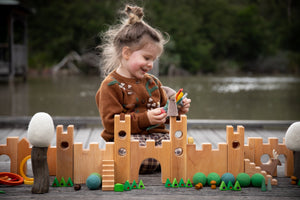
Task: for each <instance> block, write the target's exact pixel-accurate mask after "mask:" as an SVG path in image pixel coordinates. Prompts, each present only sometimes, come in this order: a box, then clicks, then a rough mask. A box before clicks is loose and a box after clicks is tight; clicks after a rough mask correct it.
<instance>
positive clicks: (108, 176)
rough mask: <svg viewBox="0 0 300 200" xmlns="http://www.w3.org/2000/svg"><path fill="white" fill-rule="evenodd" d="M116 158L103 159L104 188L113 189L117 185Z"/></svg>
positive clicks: (104, 189)
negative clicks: (115, 173)
mask: <svg viewBox="0 0 300 200" xmlns="http://www.w3.org/2000/svg"><path fill="white" fill-rule="evenodd" d="M114 169H115V164H114V160H103V161H102V190H103V191H113V190H114V185H115V175H114V171H115V170H114Z"/></svg>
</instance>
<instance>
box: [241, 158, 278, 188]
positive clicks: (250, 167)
mask: <svg viewBox="0 0 300 200" xmlns="http://www.w3.org/2000/svg"><path fill="white" fill-rule="evenodd" d="M244 163H245V173H246V174H248V175H249V176H250V177H251V176H252V175H253V174H256V173H259V174H261V175H263V176H264V177H265V183H266V184H268V179H269V178H270V179H271V185H277V180H276V179H273V177H272V176H271V175H268V174H267V172H266V171H264V170H262V169H261V168H260V167H259V166H256V165H255V163H254V162H250V160H249V159H244Z"/></svg>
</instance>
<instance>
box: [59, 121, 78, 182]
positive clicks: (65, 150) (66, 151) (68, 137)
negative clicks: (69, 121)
mask: <svg viewBox="0 0 300 200" xmlns="http://www.w3.org/2000/svg"><path fill="white" fill-rule="evenodd" d="M73 132H74V126H73V125H69V126H68V128H67V132H63V126H62V125H58V126H57V127H56V159H57V161H56V178H57V179H58V181H60V180H61V178H62V177H63V178H64V179H65V180H68V178H71V179H72V180H74V179H73V178H74V147H73V144H74V134H73Z"/></svg>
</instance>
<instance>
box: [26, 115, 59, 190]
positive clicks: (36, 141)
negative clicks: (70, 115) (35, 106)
mask: <svg viewBox="0 0 300 200" xmlns="http://www.w3.org/2000/svg"><path fill="white" fill-rule="evenodd" d="M27 133H28V135H27V137H28V140H29V142H30V143H31V144H32V150H31V163H32V171H33V177H34V183H33V186H32V189H31V192H32V193H33V194H43V193H47V192H48V191H49V182H50V180H49V168H48V162H47V151H48V146H49V145H50V143H51V140H52V138H53V136H54V123H53V119H52V117H51V116H50V115H49V114H47V113H44V112H39V113H36V114H35V115H34V116H33V117H32V118H31V120H30V122H29V125H28V132H27Z"/></svg>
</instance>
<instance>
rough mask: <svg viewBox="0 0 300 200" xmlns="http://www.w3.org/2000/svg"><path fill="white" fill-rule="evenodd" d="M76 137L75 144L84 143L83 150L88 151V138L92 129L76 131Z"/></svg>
mask: <svg viewBox="0 0 300 200" xmlns="http://www.w3.org/2000/svg"><path fill="white" fill-rule="evenodd" d="M76 133H77V134H76V136H75V137H74V143H78V142H82V144H83V148H84V149H86V148H87V146H88V138H89V135H90V133H91V129H90V128H81V129H79V130H77V131H76Z"/></svg>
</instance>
